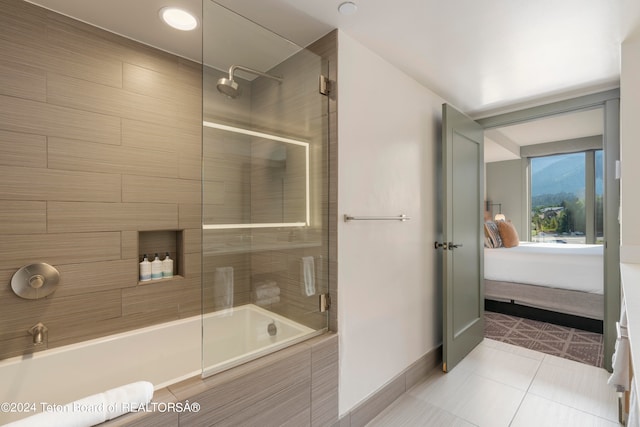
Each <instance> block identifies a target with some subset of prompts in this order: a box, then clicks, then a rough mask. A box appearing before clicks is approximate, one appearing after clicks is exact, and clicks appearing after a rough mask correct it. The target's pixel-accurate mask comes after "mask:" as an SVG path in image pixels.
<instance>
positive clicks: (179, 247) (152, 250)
mask: <svg viewBox="0 0 640 427" xmlns="http://www.w3.org/2000/svg"><path fill="white" fill-rule="evenodd" d="M183 239H184V230H156V231H140V232H138V262H140V261H142V257H143V256H144V254H147V255H148V257H149V261H153V259H154V256H155V254H156V253H157V254H158V255H159V256H160V259H161V260H162V259H164V256H165V254H166V253H167V252H169V256H170V257H171V259H173V275H174V277H178V276H180V277H184V275H185V272H184V262H183V260H184V240H183ZM171 279H172V278H166V279H158V280H152V281H150V282H139V283H141V284H142V283H144V284H147V283H155V282H158V281H162V280H171Z"/></svg>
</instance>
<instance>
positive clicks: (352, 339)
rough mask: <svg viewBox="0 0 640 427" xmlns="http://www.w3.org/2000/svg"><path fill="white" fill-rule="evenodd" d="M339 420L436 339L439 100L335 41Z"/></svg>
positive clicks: (344, 41) (356, 47)
mask: <svg viewBox="0 0 640 427" xmlns="http://www.w3.org/2000/svg"><path fill="white" fill-rule="evenodd" d="M338 84H339V91H340V93H339V105H338V122H339V130H338V138H339V141H340V143H339V149H338V150H339V151H338V158H339V166H338V173H339V175H338V176H339V189H338V214H339V218H342V217H343V215H344V214H350V215H373V216H378V215H399V214H400V213H404V214H407V215H409V216H410V217H411V220H410V221H407V222H399V221H384V222H378V221H360V222H349V223H345V222H344V221H342V220H340V222H339V225H338V281H339V283H340V286H339V290H338V292H339V301H340V304H339V308H338V323H339V331H340V414H341V415H342V414H345V413H346V412H348V411H349V410H351V409H352V408H353V407H354V406H355V405H357V404H358V403H359V402H361V401H362V400H363V399H365V398H366V397H367V396H369V395H370V394H372V393H374V392H375V391H376V390H377V389H379V388H380V387H382V386H383V385H384V384H385V383H386V382H388V381H389V380H391V379H392V378H393V377H394V376H396V375H397V374H399V373H400V372H402V371H403V370H404V369H405V368H406V367H408V366H409V365H410V364H411V363H413V362H414V361H416V360H417V359H419V358H420V357H421V356H422V355H424V354H425V353H427V352H429V351H430V350H432V349H434V348H435V347H437V346H438V345H439V344H440V342H441V309H440V305H441V304H440V295H441V294H440V291H439V289H440V288H441V285H440V283H439V281H438V278H437V273H436V272H437V267H436V257H437V253H436V251H435V250H434V249H433V242H434V241H435V240H436V236H437V228H438V224H437V219H436V217H437V215H438V211H437V209H438V206H439V203H438V200H437V191H438V189H437V182H436V179H437V169H436V167H437V163H439V157H438V156H439V155H438V149H437V144H438V141H439V136H438V135H439V134H438V132H439V124H438V123H439V122H440V119H441V104H442V102H443V100H442V99H441V98H439V97H438V96H436V95H434V94H433V93H432V92H430V91H429V90H427V89H426V88H425V87H423V86H421V85H419V84H418V83H417V82H416V81H414V80H413V79H411V78H410V77H408V76H407V75H405V74H404V73H402V72H401V71H399V70H398V69H396V68H395V67H393V66H392V65H391V64H389V63H388V62H386V61H385V60H383V59H382V58H380V57H379V56H377V55H376V54H374V53H373V52H372V51H370V50H368V49H367V48H365V47H364V46H362V45H361V44H360V43H359V42H357V41H355V40H354V39H353V38H351V37H350V36H348V35H346V34H345V33H344V32H340V33H339V35H338Z"/></svg>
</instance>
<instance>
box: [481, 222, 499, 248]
mask: <svg viewBox="0 0 640 427" xmlns="http://www.w3.org/2000/svg"><path fill="white" fill-rule="evenodd" d="M484 235H485V243H487V242H488V244H489V246H487V247H489V248H501V247H502V239H501V238H500V231H499V230H498V225H497V224H496V223H495V222H493V221H487V222H485V223H484Z"/></svg>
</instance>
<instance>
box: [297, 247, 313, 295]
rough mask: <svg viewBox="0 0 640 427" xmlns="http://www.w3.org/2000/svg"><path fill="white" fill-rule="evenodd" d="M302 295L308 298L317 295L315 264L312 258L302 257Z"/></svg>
mask: <svg viewBox="0 0 640 427" xmlns="http://www.w3.org/2000/svg"><path fill="white" fill-rule="evenodd" d="M301 276H302V293H303V294H304V295H306V296H308V297H310V296H312V295H315V294H316V274H315V262H314V260H313V257H312V256H305V257H302V272H301Z"/></svg>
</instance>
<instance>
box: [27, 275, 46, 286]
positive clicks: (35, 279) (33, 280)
mask: <svg viewBox="0 0 640 427" xmlns="http://www.w3.org/2000/svg"><path fill="white" fill-rule="evenodd" d="M42 285H44V277H42V276H41V275H39V274H36V275H35V276H31V277H30V278H29V286H31V287H32V288H34V289H40V288H41V287H42Z"/></svg>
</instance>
